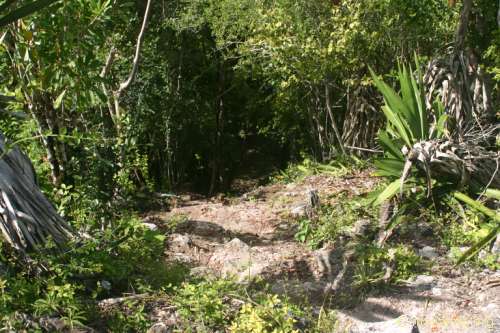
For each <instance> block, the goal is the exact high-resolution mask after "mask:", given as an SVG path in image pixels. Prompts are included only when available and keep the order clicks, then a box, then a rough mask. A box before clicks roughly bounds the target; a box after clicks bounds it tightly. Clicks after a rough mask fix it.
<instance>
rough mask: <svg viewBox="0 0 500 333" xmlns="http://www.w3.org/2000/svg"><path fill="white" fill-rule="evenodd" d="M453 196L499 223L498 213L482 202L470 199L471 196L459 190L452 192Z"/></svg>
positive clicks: (499, 216) (499, 215)
mask: <svg viewBox="0 0 500 333" xmlns="http://www.w3.org/2000/svg"><path fill="white" fill-rule="evenodd" d="M453 196H454V197H455V198H457V199H458V200H460V201H462V202H464V203H466V204H467V205H468V206H469V207H471V208H472V209H475V210H477V211H478V212H481V213H483V214H484V215H486V216H488V217H489V218H491V219H492V220H493V221H495V222H497V223H500V214H499V213H498V212H496V211H494V210H493V209H489V208H488V207H486V206H484V205H483V204H482V203H480V202H479V201H477V200H474V199H472V198H471V197H469V196H467V195H465V194H463V193H461V192H454V193H453Z"/></svg>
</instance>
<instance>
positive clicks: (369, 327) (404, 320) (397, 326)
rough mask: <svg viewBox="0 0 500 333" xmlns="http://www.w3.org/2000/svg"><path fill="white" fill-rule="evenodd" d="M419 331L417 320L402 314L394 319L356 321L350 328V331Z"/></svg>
mask: <svg viewBox="0 0 500 333" xmlns="http://www.w3.org/2000/svg"><path fill="white" fill-rule="evenodd" d="M365 332H371V333H419V332H420V331H419V329H418V325H417V321H416V319H415V318H412V317H410V316H406V315H403V316H401V317H398V318H396V319H392V320H387V321H382V322H375V323H358V324H357V325H356V327H353V328H351V330H350V333H365Z"/></svg>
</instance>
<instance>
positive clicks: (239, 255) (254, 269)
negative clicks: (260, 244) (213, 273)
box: [209, 238, 265, 280]
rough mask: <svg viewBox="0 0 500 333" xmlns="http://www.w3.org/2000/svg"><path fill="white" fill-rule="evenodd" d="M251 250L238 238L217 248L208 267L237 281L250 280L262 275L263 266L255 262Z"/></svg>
mask: <svg viewBox="0 0 500 333" xmlns="http://www.w3.org/2000/svg"><path fill="white" fill-rule="evenodd" d="M255 259H256V258H254V256H253V253H252V248H251V247H250V246H248V245H247V244H246V243H245V242H243V241H241V240H240V239H238V238H234V239H233V240H232V241H230V242H229V243H226V244H225V245H223V246H221V247H220V248H218V249H217V250H216V251H215V252H214V254H213V255H212V257H211V258H210V261H209V266H210V267H212V268H214V269H216V270H217V271H219V272H221V274H222V275H223V276H237V277H238V278H239V280H245V279H247V278H248V279H251V278H253V277H255V276H256V275H259V274H260V273H262V271H263V269H264V267H265V264H264V263H262V262H258V261H256V260H255Z"/></svg>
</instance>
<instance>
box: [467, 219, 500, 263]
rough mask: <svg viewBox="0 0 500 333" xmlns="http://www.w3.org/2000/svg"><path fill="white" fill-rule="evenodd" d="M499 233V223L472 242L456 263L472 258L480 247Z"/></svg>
mask: <svg viewBox="0 0 500 333" xmlns="http://www.w3.org/2000/svg"><path fill="white" fill-rule="evenodd" d="M499 233H500V225H498V226H497V227H496V228H494V229H493V230H491V232H490V233H489V234H488V235H486V237H484V238H483V239H481V240H480V241H479V242H477V243H476V244H474V245H473V246H472V247H471V248H470V249H468V250H467V251H466V252H465V253H464V254H463V255H462V256H461V257H460V258H459V259H458V262H457V264H461V263H463V262H464V261H465V260H467V259H470V258H472V257H473V256H475V255H476V254H477V253H478V252H479V251H481V249H483V248H484V247H485V246H487V245H488V244H489V243H490V242H491V241H493V240H494V239H495V238H496V237H497V235H498V234H499Z"/></svg>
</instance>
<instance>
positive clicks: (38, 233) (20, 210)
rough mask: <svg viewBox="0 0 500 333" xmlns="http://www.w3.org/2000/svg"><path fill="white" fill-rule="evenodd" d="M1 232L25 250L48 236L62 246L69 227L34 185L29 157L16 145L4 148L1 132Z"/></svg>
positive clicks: (70, 233)
mask: <svg viewBox="0 0 500 333" xmlns="http://www.w3.org/2000/svg"><path fill="white" fill-rule="evenodd" d="M0 229H1V230H0V231H1V234H2V237H3V239H4V240H5V241H6V242H7V243H9V244H10V245H11V246H12V247H13V248H15V249H17V250H20V251H26V250H29V249H36V248H38V247H40V246H41V245H43V244H44V243H45V242H46V241H47V239H48V238H52V240H53V241H54V242H55V243H56V244H58V245H62V244H63V243H65V242H66V241H67V240H68V239H69V238H70V237H71V235H72V230H71V228H70V226H69V225H67V224H66V223H65V222H64V220H63V219H62V218H61V217H60V216H59V214H58V213H57V211H56V209H55V208H54V207H53V206H52V204H51V203H50V202H49V201H48V200H47V198H46V197H45V196H44V195H43V193H42V192H41V190H40V188H39V187H38V185H37V184H36V180H35V173H34V170H33V166H32V164H31V162H30V160H29V159H28V158H27V157H26V155H24V154H23V153H22V152H21V151H20V150H19V149H18V148H17V147H7V145H6V142H5V139H4V137H3V136H2V135H1V133H0Z"/></svg>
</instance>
